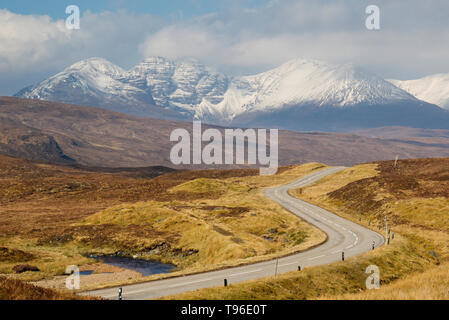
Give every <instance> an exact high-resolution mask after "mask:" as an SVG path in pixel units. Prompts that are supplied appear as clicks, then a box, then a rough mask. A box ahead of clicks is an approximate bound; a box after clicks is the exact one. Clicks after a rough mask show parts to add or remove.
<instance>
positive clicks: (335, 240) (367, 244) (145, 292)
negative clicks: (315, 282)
mask: <svg viewBox="0 0 449 320" xmlns="http://www.w3.org/2000/svg"><path fill="white" fill-rule="evenodd" d="M343 169H345V168H344V167H333V168H329V169H324V170H320V171H318V172H316V173H312V174H310V175H307V176H305V177H303V178H301V179H299V180H297V181H295V182H293V183H290V184H287V185H283V186H279V187H274V188H269V189H265V190H264V193H265V195H266V196H267V197H269V198H271V199H272V200H274V201H276V202H278V203H279V204H280V205H282V206H283V207H284V208H286V209H287V210H289V211H290V212H292V213H293V214H295V215H297V216H298V217H300V218H302V219H303V220H305V221H307V222H308V223H310V224H312V225H314V226H316V227H317V228H319V229H321V230H322V231H324V232H325V233H326V234H327V236H328V239H327V241H326V242H325V243H323V244H322V245H320V246H318V247H315V248H313V249H310V250H307V251H304V252H301V253H297V254H294V255H291V256H287V257H284V258H279V259H275V260H270V261H265V262H259V263H255V264H251V265H245V266H240V267H233V268H229V269H224V270H217V271H211V272H205V273H200V274H195V275H189V276H183V277H176V278H170V279H163V280H157V281H151V282H145V283H139V284H133V285H126V286H123V287H122V288H123V299H126V300H130V299H139V300H140V299H155V298H159V297H163V296H167V295H173V294H177V293H181V292H186V291H192V290H196V289H201V288H208V287H216V286H223V283H224V279H227V280H228V283H229V284H233V283H237V282H242V281H247V280H252V279H257V278H263V277H267V276H273V275H274V274H275V273H276V272H277V274H281V273H285V272H289V271H294V270H298V266H301V268H304V267H311V266H318V265H323V264H328V263H331V262H335V261H341V260H342V252H344V257H345V259H346V258H349V257H353V256H356V255H359V254H361V253H364V252H366V251H369V250H372V249H373V248H372V246H373V243H374V245H375V247H379V246H381V245H383V243H384V238H383V236H381V235H380V234H379V233H377V232H374V231H372V230H370V229H367V228H365V227H362V226H360V225H358V224H356V223H353V222H351V221H349V220H346V219H343V218H341V217H339V216H337V215H335V214H333V213H331V212H329V211H327V210H324V209H322V208H320V207H317V206H315V205H312V204H309V203H307V202H304V201H301V200H299V199H296V198H294V197H292V196H290V195H289V193H288V191H289V190H290V189H294V188H299V187H305V186H307V185H310V184H312V183H314V182H315V181H318V180H320V179H322V178H324V177H325V176H328V175H330V174H333V173H336V172H338V171H341V170H343ZM82 294H85V295H94V296H101V297H103V298H106V299H117V297H118V287H115V288H108V289H100V290H95V291H88V292H83V293H82Z"/></svg>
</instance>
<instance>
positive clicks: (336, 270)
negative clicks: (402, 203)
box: [163, 236, 438, 300]
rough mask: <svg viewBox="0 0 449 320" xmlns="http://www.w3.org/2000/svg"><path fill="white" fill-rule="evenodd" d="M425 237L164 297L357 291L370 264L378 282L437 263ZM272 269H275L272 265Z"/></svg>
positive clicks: (293, 296)
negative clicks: (333, 260)
mask: <svg viewBox="0 0 449 320" xmlns="http://www.w3.org/2000/svg"><path fill="white" fill-rule="evenodd" d="M419 241H425V240H424V239H408V238H405V237H401V236H399V238H397V239H396V240H395V242H394V243H392V244H391V245H390V246H383V247H381V248H379V249H377V250H375V251H371V252H368V253H366V254H364V255H362V256H359V257H354V258H350V259H348V260H346V261H345V262H337V263H332V264H328V265H323V266H317V267H310V268H305V269H303V270H302V271H293V272H289V273H285V274H282V275H278V276H277V277H274V276H272V277H267V278H264V279H259V280H252V281H247V282H243V283H237V284H232V282H231V284H230V285H229V286H228V287H226V288H223V287H221V288H220V287H219V288H207V289H201V290H196V291H192V292H187V293H182V294H178V295H174V296H170V297H165V298H163V299H166V300H171V299H175V300H184V299H186V300H209V299H210V300H223V299H225V300H259V299H260V300H305V299H307V300H309V299H316V298H320V297H323V296H326V297H327V296H330V297H333V295H334V294H340V293H342V292H350V293H358V292H360V291H363V290H364V289H365V286H366V279H367V277H368V276H369V274H367V273H365V271H366V268H367V267H368V266H370V265H377V266H378V267H379V268H380V270H381V286H385V285H386V284H389V283H392V282H393V281H395V280H397V279H400V278H401V277H403V276H404V274H408V273H410V272H414V271H417V270H419V271H423V270H425V269H427V268H431V267H433V266H435V265H436V264H437V263H438V259H436V258H435V257H433V256H432V255H430V254H429V253H428V250H427V249H429V248H430V247H427V248H424V247H423V246H419V245H417V242H419ZM273 271H274V269H273Z"/></svg>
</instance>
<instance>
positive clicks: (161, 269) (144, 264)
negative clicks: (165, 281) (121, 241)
mask: <svg viewBox="0 0 449 320" xmlns="http://www.w3.org/2000/svg"><path fill="white" fill-rule="evenodd" d="M91 258H93V259H95V260H97V261H98V262H102V263H105V264H109V265H111V266H115V267H119V268H123V269H129V270H133V271H136V272H139V273H141V274H142V275H143V276H151V275H153V274H160V273H168V272H170V271H171V270H172V269H174V268H175V267H176V266H174V265H172V264H166V263H161V262H158V261H152V260H143V259H133V258H128V257H121V256H101V257H98V256H93V257H91Z"/></svg>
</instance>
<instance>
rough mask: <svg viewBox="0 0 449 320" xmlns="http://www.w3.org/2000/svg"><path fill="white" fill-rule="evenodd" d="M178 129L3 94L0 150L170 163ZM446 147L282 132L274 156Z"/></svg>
mask: <svg viewBox="0 0 449 320" xmlns="http://www.w3.org/2000/svg"><path fill="white" fill-rule="evenodd" d="M203 127H204V129H206V128H208V126H203ZM175 128H186V129H187V130H188V131H190V132H191V128H192V124H191V123H186V122H173V121H165V120H156V119H143V118H136V117H132V116H128V115H125V114H121V113H116V112H111V111H106V110H103V109H98V108H92V107H80V106H74V105H68V104H62V103H54V102H46V101H38V100H26V99H18V98H9V97H2V98H0V153H1V154H6V155H11V156H19V157H22V158H26V159H31V160H37V161H46V162H50V163H60V164H75V163H76V164H78V165H85V166H91V167H147V166H155V165H162V166H166V167H173V165H172V163H171V162H170V161H169V154H170V149H171V146H172V145H174V144H172V143H170V139H169V136H170V133H171V131H172V130H173V129H175ZM448 146H449V143H448V142H447V141H445V142H443V143H442V142H441V141H439V140H438V139H437V140H434V139H433V138H432V137H430V138H429V139H428V140H427V141H424V142H423V143H416V142H415V141H408V139H379V138H370V137H363V136H360V135H356V134H343V133H320V132H310V133H298V132H292V131H280V132H279V161H280V164H281V165H290V164H296V163H307V162H313V161H316V162H320V163H326V164H329V165H353V164H355V163H360V162H368V161H378V160H387V159H394V157H395V156H396V155H398V156H399V157H400V158H413V157H414V158H419V157H441V156H449V148H448ZM176 168H177V167H176ZM188 168H189V169H192V168H197V169H198V168H201V166H197V167H194V166H189V167H188ZM222 168H223V166H222ZM225 168H229V167H228V166H226V167H225Z"/></svg>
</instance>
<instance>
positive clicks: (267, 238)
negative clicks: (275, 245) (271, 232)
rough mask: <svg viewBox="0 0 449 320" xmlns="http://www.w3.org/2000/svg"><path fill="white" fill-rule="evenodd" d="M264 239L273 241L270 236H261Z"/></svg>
mask: <svg viewBox="0 0 449 320" xmlns="http://www.w3.org/2000/svg"><path fill="white" fill-rule="evenodd" d="M263 238H264V239H265V240H267V241H270V242H273V241H274V239H273V238H272V237H266V236H265V237H263Z"/></svg>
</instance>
